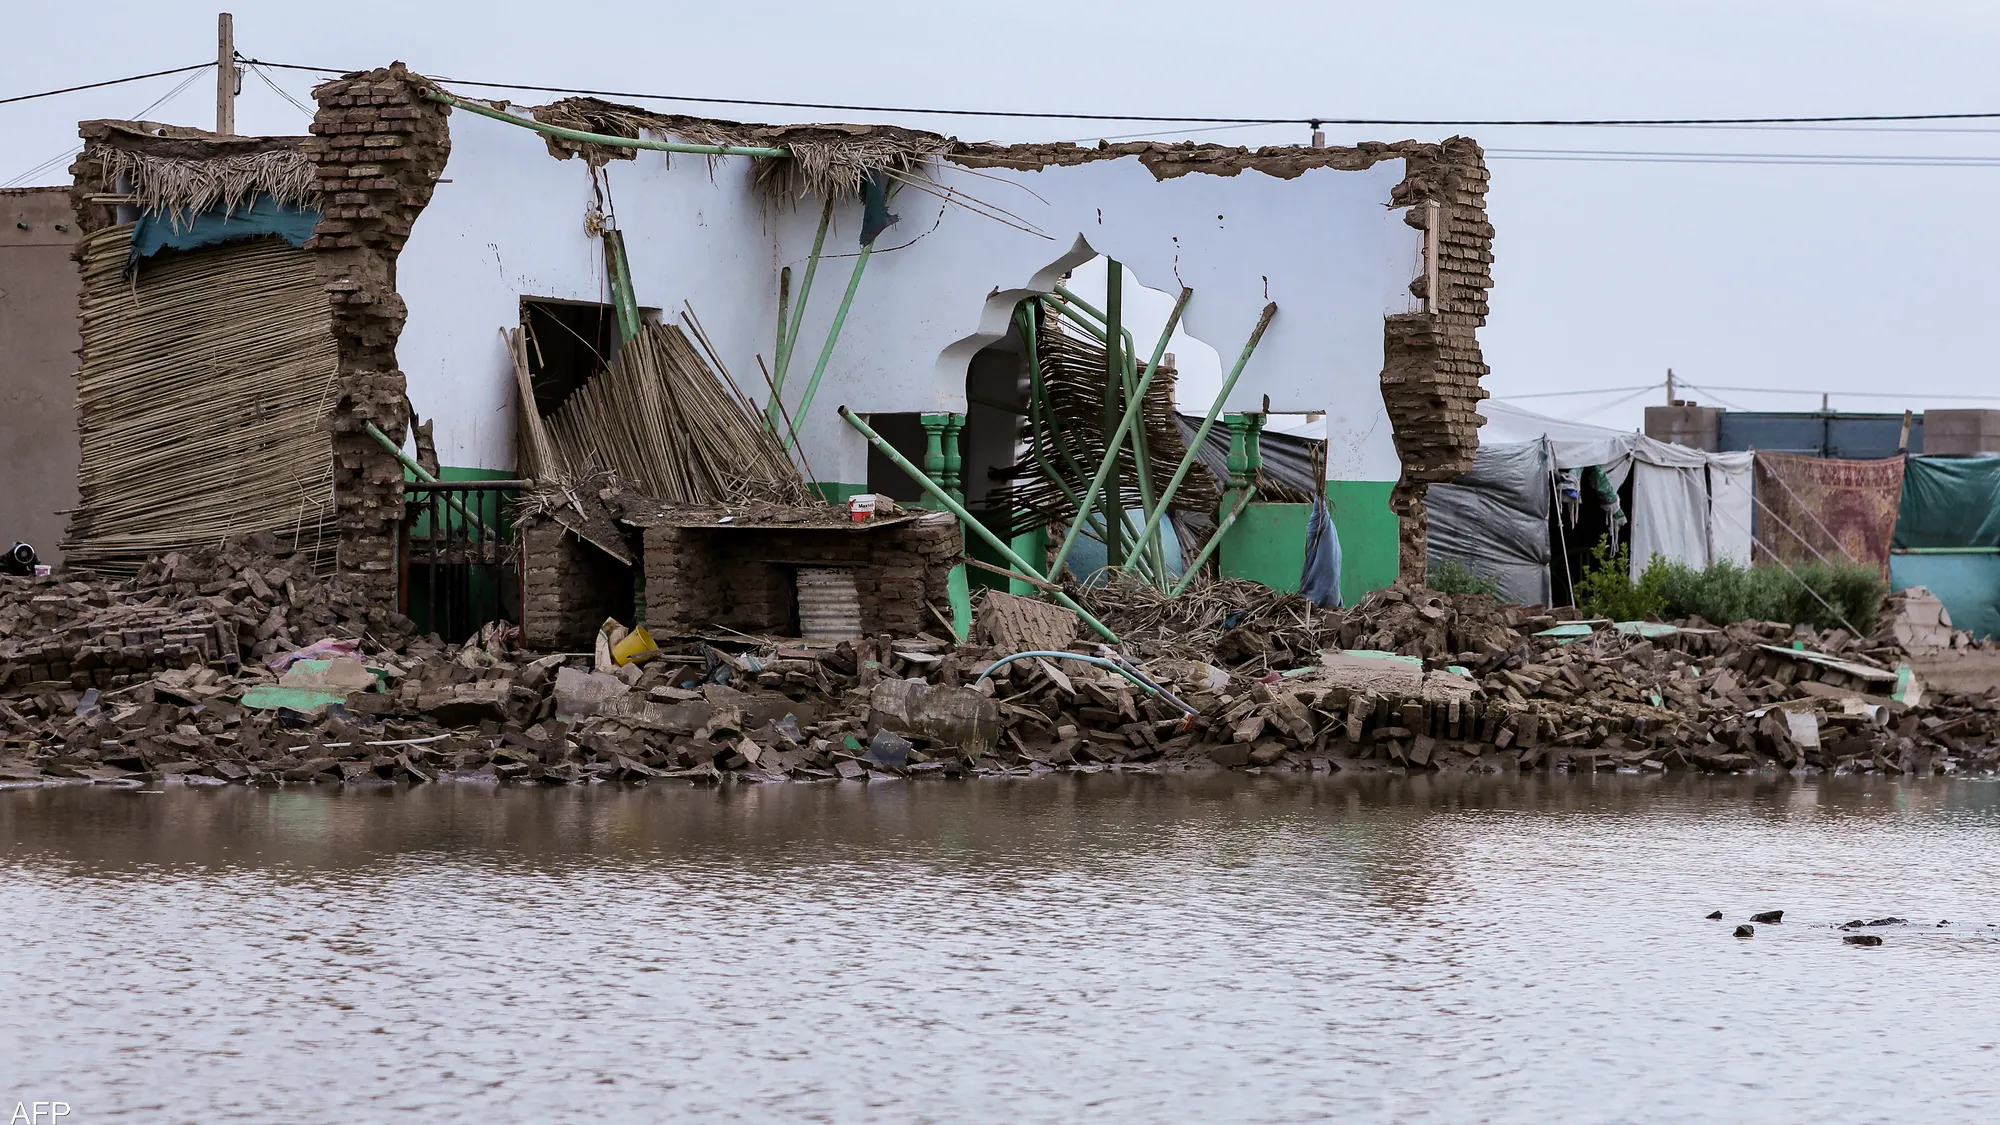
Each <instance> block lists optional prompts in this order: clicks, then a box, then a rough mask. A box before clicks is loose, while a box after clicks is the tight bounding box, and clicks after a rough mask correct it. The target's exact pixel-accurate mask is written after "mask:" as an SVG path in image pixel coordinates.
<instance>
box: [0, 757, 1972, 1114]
mask: <svg viewBox="0 0 2000 1125" xmlns="http://www.w3.org/2000/svg"><path fill="white" fill-rule="evenodd" d="M1996 827H2000V786H1995V785H1991V784H1985V783H1978V782H1946V781H1935V782H1921V783H1903V784H1897V783H1895V782H1892V781H1889V780H1886V779H1875V778H1824V779H1817V780H1813V781H1805V780H1800V779H1794V778H1789V777H1759V778H1706V777H1686V776H1678V775H1677V776H1671V777H1627V776H1615V775H1600V776H1597V777H1581V778H1568V777H1545V776H1526V777H1466V776H1442V777H1419V778H1407V779H1405V778H1391V777H1382V776H1369V777H1332V778H1304V777H1267V778H1250V779H1246V778H1244V777H1242V776H1241V775H1205V776H1188V777H1177V778H1158V777H1133V776H1118V775H1111V774H1100V775H1096V776H1091V777H1074V778H1060V779H1043V780H1039V781H1032V782H1028V781H978V782H964V783H920V784H905V783H882V784H874V785H854V784H849V785H840V786H801V785H779V786H771V787H750V786H742V787H733V788H728V789H722V790H696V789H678V788H652V789H614V788H609V787H596V788H588V789H560V790H527V789H499V788H492V787H479V786H466V785H447V786H432V787H425V788H421V789H416V790H395V789H389V788H368V789H337V788H331V787H320V788H311V789H289V790H283V791H264V790H253V789H243V788H233V787H232V788H219V789H199V790H195V789H189V790H175V791H169V792H166V793H153V794H147V793H139V792H134V791H102V790H94V789H90V790H86V789H39V790H19V791H12V792H6V793H0V911H4V916H5V917H8V918H9V919H13V920H15V929H16V932H17V936H16V938H15V940H14V942H13V944H11V945H10V946H8V947H7V949H6V952H5V954H4V955H0V997H4V1000H5V1003H4V1006H0V1060H7V1061H5V1062H4V1063H0V1100H4V1101H5V1102H6V1103H7V1105H8V1106H9V1107H11V1105H12V1102H13V1101H14V1100H15V1099H17V1098H29V1099H30V1100H32V1099H33V1098H44V1099H45V1098H49V1097H60V1098H63V1099H64V1100H67V1101H70V1102H71V1103H72V1104H74V1105H76V1106H77V1107H78V1109H77V1114H78V1116H77V1117H75V1118H72V1120H97V1119H103V1120H117V1119H126V1120H144V1121H152V1120H244V1121H324V1120H336V1119H348V1118H358V1117H364V1116H374V1115H378V1114H380V1113H382V1112H384V1111H393V1110H398V1109H403V1110H415V1111H418V1112H420V1113H422V1114H423V1115H424V1117H425V1118H427V1119H434V1120H480V1121H484V1120H501V1119H504V1120H515V1119H538V1118H539V1119H547V1120H578V1119H586V1120H603V1121H654V1120H661V1119H667V1118H702V1117H721V1116H730V1117H740V1118H743V1119H751V1120H777V1119H785V1120H797V1119H806V1120H826V1121H846V1120H860V1119H891V1120H940V1121H941V1120H954V1121H955V1120H994V1119H1005V1120H1049V1121H1056V1120H1061V1121H1074V1120H1077V1119H1089V1118H1101V1119H1111V1120H1204V1121H1205V1120H1308V1119H1313V1120H1317V1119H1323V1118H1325V1117H1327V1116H1341V1117H1345V1118H1356V1117H1358V1118H1360V1119H1363V1120H1385V1121H1387V1120H1394V1121H1409V1120H1434V1121H1461V1120H1466V1119H1468V1118H1475V1119H1485V1120H1494V1121H1537V1122H1540V1121H1550V1120H1593V1121H1594V1120H1604V1121H1614V1120H1647V1121H1676V1120H1685V1121H1693V1120H1721V1119H1725V1118H1726V1119H1730V1120H1734V1119H1738V1118H1741V1117H1746V1116H1752V1115H1755V1114H1765V1113H1769V1114H1781V1115H1784V1116H1785V1117H1787V1118H1791V1119H1816V1118H1839V1119H1855V1118H1869V1117H1874V1116H1884V1115H1886V1114H1887V1113H1889V1112H1894V1111H1897V1110H1898V1109H1901V1108H1903V1107H1908V1108H1910V1109H1915V1108H1916V1107H1918V1106H1921V1107H1923V1108H1922V1113H1923V1115H1924V1116H1925V1117H1926V1118H1927V1119H1932V1120H1954V1119H1966V1120H1969V1119H1971V1118H1970V1114H1971V1113H1972V1112H1973V1111H1974V1109H1975V1107H1977V1106H1980V1105H1983V1104H1985V1102H1986V1100H1987V1098H1988V1097H1989V1096H1990V1094H1991V1093H1992V1086H1993V1083H1992V1080H1991V1078H1990V1075H1991V1074H1992V1073H1993V1066H1994V1063H1995V1062H1996V1061H2000V1050H1996V1044H2000V1023H1996V1021H1994V1020H1992V1018H1991V1012H1992V1010H1993V1004H1994V1001H1995V1000H1996V999H2000V987H1996V986H1993V985H1991V984H1989V983H1987V981H1988V979H1989V978H1990V975H1991V970H1992V968H1993V965H1994V961H1995V957H1996V955H2000V940H1995V939H1994V937H1993V935H1992V933H1991V932H1990V931H1984V930H1980V929H1978V928H1977V926H1978V924H1979V923H1992V922H1996V921H2000V903H1996V896H1995V894H1994V891H1993V881H1992V880H1993V872H1995V871H2000V832H1996V831H1995V829H1996ZM1716 908H1720V909H1723V910H1725V912H1727V913H1728V915H1729V923H1728V924H1733V923H1734V922H1735V921H1739V920H1741V918H1742V917H1743V916H1746V915H1747V914H1748V913H1750V912H1751V911H1754V910H1761V909H1768V908H1783V909H1785V910H1787V911H1788V913H1787V922H1786V923H1785V924H1783V925H1781V926H1775V927H1760V931H1759V934H1758V936H1757V937H1756V938H1755V939H1753V940H1750V941H1737V940H1735V939H1731V938H1729V937H1728V929H1727V925H1725V924H1719V923H1709V922H1705V921H1702V920H1701V915H1702V914H1705V913H1707V912H1708V911H1709V910H1710V909H1716ZM1887 914H1895V915H1899V916H1904V917H1909V918H1912V919H1921V920H1922V921H1923V922H1924V923H1925V925H1924V926H1923V927H1922V928H1919V927H1916V926H1911V927H1904V928H1896V929H1895V930H1894V931H1893V932H1889V933H1888V941H1887V943H1886V944H1885V945H1884V946H1883V947H1882V948H1880V949H1873V950H1857V949H1853V948H1849V947H1845V946H1842V945H1841V944H1840V942H1839V938H1838V935H1837V933H1836V932H1835V931H1833V930H1831V929H1830V928H1829V927H1830V925H1831V924H1832V923H1836V922H1840V921H1845V920H1847V919H1848V918H1851V917H1855V916H1864V917H1876V916H1881V915H1887ZM1946 918H1949V919H1952V920H1953V922H1954V924H1953V925H1952V926H1950V927H1945V928H1939V927H1937V926H1935V924H1934V923H1935V922H1936V921H1937V920H1939V919H1946ZM1939 1028H1950V1029H1952V1032H1951V1034H1949V1035H1940V1034H1939V1033H1938V1029H1939ZM1918 1044H1921V1049H1920V1050H1919V1049H1917V1048H1916V1047H1915V1046H1914V1045H1918ZM41 1091H47V1092H46V1093H43V1092H41ZM1851 1107H1862V1111H1861V1112H1859V1113H1848V1112H1843V1111H1842V1110H1843V1109H1844V1108H1851Z"/></svg>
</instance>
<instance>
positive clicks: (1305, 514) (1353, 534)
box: [1216, 480, 1401, 605]
mask: <svg viewBox="0 0 2000 1125" xmlns="http://www.w3.org/2000/svg"><path fill="white" fill-rule="evenodd" d="M1394 487H1395V485H1394V483H1393V482H1390V481H1371V480H1362V481H1352V480H1330V481H1327V482H1326V506H1327V511H1328V513H1329V514H1331V515H1332V516H1333V529H1334V532H1335V534H1337V535H1339V536H1340V597H1341V600H1342V601H1344V602H1346V603H1347V604H1348V605H1353V604H1354V603H1355V602H1357V601H1360V600H1361V598H1362V597H1363V596H1365V595H1366V594H1367V593H1368V592H1369V591H1370V590H1380V589H1382V588H1383V587H1385V586H1393V585H1395V583H1396V569H1397V565H1398V560H1399V549H1400V548H1399V539H1398V537H1399V535H1400V533H1401V528H1400V526H1399V525H1398V523H1397V521H1396V513H1394V512H1392V511H1390V510H1389V492H1390V490H1391V489H1392V488H1394ZM1311 526H1312V507H1311V505H1308V504H1266V503H1253V504H1251V505H1250V507H1249V508H1248V509H1246V510H1245V511H1244V513H1243V514H1242V515H1241V516H1240V517H1238V518H1237V520H1236V526H1234V527H1232V528H1230V529H1229V535H1228V537H1227V538H1225V539H1224V540H1223V541H1222V545H1221V546H1220V547H1218V548H1216V559H1217V562H1216V565H1217V567H1218V568H1219V569H1220V570H1221V572H1222V574H1223V576H1224V577H1227V578H1248V579H1251V580H1253V581H1256V582H1261V583H1263V584H1264V585H1266V586H1269V587H1271V588H1272V589H1274V590H1285V591H1288V592H1289V591H1292V590H1296V589H1298V588H1299V571H1300V570H1301V569H1303V568H1304V566H1305V557H1306V532H1307V530H1308V529H1309V528H1310V527H1311Z"/></svg>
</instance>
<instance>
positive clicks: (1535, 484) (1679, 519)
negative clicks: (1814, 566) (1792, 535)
mask: <svg viewBox="0 0 2000 1125" xmlns="http://www.w3.org/2000/svg"><path fill="white" fill-rule="evenodd" d="M1479 412H1480V413H1481V414H1482V415H1484V416H1485V417H1486V425H1485V426H1484V427H1482V428H1481V430H1480V434H1479V437H1480V443H1479V453H1478V456H1477V457H1476V458H1475V459H1474V462H1473V467H1472V471H1471V472H1470V473H1467V474H1465V475H1463V476H1461V477H1459V478H1458V479H1457V480H1455V481H1453V482H1452V483H1450V484H1440V485H1432V486H1431V489H1430V492H1429V496H1428V499H1427V502H1426V506H1427V507H1428V508H1429V511H1430V550H1431V551H1432V552H1434V553H1435V554H1437V555H1438V557H1440V558H1447V559H1455V560H1457V561H1458V562H1461V563H1463V564H1464V565H1466V566H1467V567H1469V568H1471V569H1472V570H1473V571H1474V572H1476V573H1478V574H1481V575H1484V576H1486V577H1489V578H1493V579H1495V580H1496V581H1498V582H1499V583H1500V587H1501V593H1502V594H1503V595H1504V596H1506V597H1508V598H1510V599H1512V600H1516V601H1521V602H1546V601H1548V599H1549V596H1550V589H1549V570H1548V568H1549V562H1550V560H1551V558H1552V557H1553V555H1552V550H1551V547H1550V543H1549V531H1548V524H1549V510H1550V507H1551V505H1552V504H1553V502H1554V494H1555V474H1556V473H1557V472H1558V471H1559V470H1563V469H1582V468H1588V467H1591V466H1597V467H1599V468H1602V469H1603V470H1604V472H1605V473H1606V474H1607V475H1608V476H1609V477H1610V478H1611V484H1612V487H1614V488H1622V487H1623V486H1624V484H1625V481H1626V480H1627V479H1628V478H1630V479H1631V481H1632V511H1631V512H1630V513H1629V515H1630V518H1631V521H1632V531H1631V545H1632V571H1633V574H1632V576H1633V578H1635V579H1636V578H1637V577H1638V576H1639V574H1640V573H1641V572H1643V571H1644V570H1645V568H1646V566H1647V565H1648V564H1649V563H1650V562H1651V560H1652V557H1653V556H1654V555H1656V554H1657V555H1660V556H1662V557H1664V558H1667V559H1673V560H1676V561H1679V562H1684V563H1687V564H1688V565H1689V566H1693V567H1697V568H1699V567H1705V566H1707V565H1708V564H1709V563H1710V562H1713V561H1716V560H1720V559H1729V560H1732V561H1734V562H1738V563H1741V564H1743V565H1746V566H1747V565H1749V562H1750V520H1751V504H1752V499H1751V479H1752V478H1751V468H1750V466H1751V454H1749V453H1704V452H1702V451H1701V450H1698V449H1689V448H1687V447H1686V446H1683V445H1671V444H1668V443H1667V442H1663V441H1655V440H1654V439H1652V438H1649V437H1647V436H1645V435H1644V434H1636V433H1626V432H1624V431H1621V430H1612V429H1606V428H1604V427H1601V426H1588V425H1584V424H1582V423H1578V422H1565V421H1563V420H1562V419H1560V418H1548V417H1544V416H1543V415H1540V414H1536V413H1534V412H1533V411H1528V410H1522V409H1521V408H1519V407H1516V406H1508V405H1506V404H1505V403H1498V402H1494V401H1492V400H1490V399H1489V400H1488V401H1486V402H1482V403H1480V405H1479Z"/></svg>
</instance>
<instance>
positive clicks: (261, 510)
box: [63, 224, 338, 575]
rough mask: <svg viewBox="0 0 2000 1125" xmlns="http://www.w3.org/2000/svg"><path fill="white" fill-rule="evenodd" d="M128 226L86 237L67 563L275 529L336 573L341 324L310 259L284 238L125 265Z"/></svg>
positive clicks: (121, 561) (130, 569)
mask: <svg viewBox="0 0 2000 1125" xmlns="http://www.w3.org/2000/svg"><path fill="white" fill-rule="evenodd" d="M131 249H132V225H131V224H124V225H121V226H114V227H108V228H106V229H104V230H101V231H98V232H96V233H95V234H92V235H90V236H88V237H87V238H85V239H84V242H83V250H82V263H83V268H82V275H83V286H82V299H81V309H80V312H81V334H82V338H83V347H82V349H81V350H80V351H79V352H78V355H79V356H80V357H81V369H80V370H79V371H78V372H77V385H76V405H77V430H78V433H79V436H80V439H81V460H80V462H79V464H78V470H77V484H78V500H79V502H78V505H77V508H76V511H75V513H74V514H73V516H72V517H71V520H70V526H69V535H68V537H67V538H66V539H65V540H64V542H63V550H64V552H65V554H66V556H67V559H68V562H69V563H70V565H72V566H76V567H79V568H82V569H87V570H96V571H101V572H106V573H111V574H120V575H124V574H132V573H135V572H137V570H138V568H139V566H140V565H141V564H142V563H144V561H145V560H146V558H147V556H149V555H153V554H157V553H160V552H164V551H169V550H174V549H178V548H183V547H191V546H197V545H201V544H213V543H220V542H222V541H223V540H225V539H228V538H230V537H232V536H237V535H243V534H248V533H251V532H259V531H262V532H272V533H276V534H278V535H280V536H283V537H284V538H287V539H289V540H291V541H292V542H293V543H294V544H295V545H296V546H297V547H298V548H299V550H300V551H301V552H302V554H303V555H304V556H305V557H306V558H307V559H308V560H309V561H311V563H312V564H313V565H314V566H315V567H317V568H318V569H320V570H322V571H326V570H329V569H330V568H331V565H332V561H333V548H334V544H335V541H336V539H337V536H338V528H337V526H336V522H335V520H334V514H333V448H332V442H331V438H330V436H329V435H328V432H327V430H326V428H325V420H326V416H327V412H328V410H329V409H330V408H331V406H332V403H333V400H334V397H335V391H336V385H335V365H336V360H337V356H336V354H335V350H334V342H333V330H332V321H331V315H330V313H329V311H328V307H327V301H326V291H325V290H324V289H323V288H322V287H321V285H320V281H319V276H318V274H317V273H316V272H315V271H314V269H313V264H312V259H311V256H310V255H308V254H307V253H305V252H304V251H302V250H297V249H294V248H293V247H291V246H289V245H286V244H285V243H284V242H283V241H281V240H278V239H258V240H255V241H250V242H236V243H230V244H228V245H224V246H216V247H210V248H208V249H203V250H193V251H188V252H184V253H170V254H163V255H160V256H159V257H157V258H153V259H149V260H147V261H146V262H145V263H143V264H142V268H141V269H140V271H139V273H138V274H137V275H136V277H133V276H128V275H127V273H126V264H127V261H128V259H129V257H130V255H131Z"/></svg>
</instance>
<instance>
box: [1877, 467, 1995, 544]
mask: <svg viewBox="0 0 2000 1125" xmlns="http://www.w3.org/2000/svg"><path fill="white" fill-rule="evenodd" d="M1912 547H2000V457H1912V458H1910V463H1909V465H1908V467H1906V468H1905V469H1904V470H1903V510H1902V512H1901V514H1900V515H1898V516H1897V518H1896V541H1895V547H1894V549H1895V550H1898V551H1902V550H1908V549H1909V548H1912Z"/></svg>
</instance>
